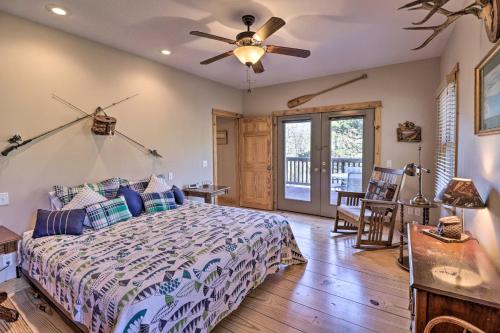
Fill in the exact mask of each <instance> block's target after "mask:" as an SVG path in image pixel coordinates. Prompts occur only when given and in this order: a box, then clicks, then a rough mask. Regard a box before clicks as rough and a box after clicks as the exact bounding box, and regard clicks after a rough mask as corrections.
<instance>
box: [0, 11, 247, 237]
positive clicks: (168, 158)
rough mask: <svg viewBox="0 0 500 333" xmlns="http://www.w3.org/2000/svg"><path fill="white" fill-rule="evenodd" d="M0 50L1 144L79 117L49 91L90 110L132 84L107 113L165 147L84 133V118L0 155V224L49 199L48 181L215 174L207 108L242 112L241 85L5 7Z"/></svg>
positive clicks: (21, 224)
mask: <svg viewBox="0 0 500 333" xmlns="http://www.w3.org/2000/svg"><path fill="white" fill-rule="evenodd" d="M0 55H1V56H0V141H1V142H2V143H1V145H0V147H3V146H4V145H7V143H6V140H7V138H8V137H9V136H11V135H12V134H14V133H20V134H21V135H22V136H23V138H26V139H27V138H30V137H31V136H33V135H35V134H38V133H40V132H42V131H45V130H48V129H50V128H53V127H55V126H57V125H60V124H63V123H65V122H68V121H71V120H73V119H75V118H76V117H78V116H79V114H78V113H77V112H74V111H72V110H70V109H68V108H67V107H65V106H63V105H61V104H59V103H57V102H56V101H54V100H53V99H51V94H52V93H56V94H58V95H60V96H62V97H64V98H67V99H68V100H69V101H71V102H72V103H74V104H76V105H78V106H80V107H82V108H83V109H84V110H87V111H89V112H90V111H92V110H93V109H95V107H96V106H98V105H103V106H104V105H107V104H110V103H111V102H113V101H116V100H117V99H120V98H123V97H125V96H127V95H130V94H133V93H139V94H140V95H139V96H138V97H136V98H134V99H132V100H130V101H128V102H126V103H124V104H122V105H119V106H118V107H116V108H113V109H111V110H109V114H111V115H113V116H115V117H117V118H118V125H117V128H118V129H120V130H122V131H123V132H125V133H128V134H129V135H130V136H132V137H133V138H136V139H137V140H139V141H141V142H143V143H144V144H145V145H147V146H150V147H154V148H156V149H158V151H159V152H160V153H161V154H162V155H163V156H164V158H163V159H154V158H152V157H150V156H147V155H146V154H144V153H143V152H142V151H139V150H137V149H136V148H135V147H134V146H133V145H132V144H130V143H129V142H127V141H125V140H123V139H122V138H120V137H118V136H115V137H99V136H95V135H91V133H90V125H91V123H90V121H86V122H83V123H81V124H78V125H75V126H73V127H72V128H69V129H65V130H63V131H60V132H58V133H57V134H54V135H52V136H50V137H48V138H46V139H44V140H40V141H39V142H36V143H34V144H31V145H29V146H28V147H25V148H22V149H20V150H19V151H16V152H14V153H11V154H10V155H9V156H8V157H0V192H9V194H10V201H11V203H10V205H9V206H5V207H0V224H2V225H6V226H8V227H11V228H12V229H14V230H15V231H17V232H21V231H24V230H26V229H27V228H28V227H29V226H31V225H32V223H33V217H34V214H35V212H36V209H37V208H47V207H48V203H47V190H48V189H49V188H50V187H51V186H52V185H54V184H79V183H82V182H85V181H95V180H101V179H104V178H106V177H110V176H123V177H130V178H137V177H144V176H146V175H149V174H151V173H167V172H169V171H172V172H174V180H173V182H174V183H176V184H180V185H183V184H187V183H193V182H196V181H201V180H210V179H212V175H213V173H212V169H211V165H212V163H211V162H212V140H211V130H212V129H211V126H210V124H211V109H212V107H215V108H220V109H226V110H232V111H236V112H238V111H241V106H242V96H241V94H242V93H241V92H240V91H239V90H236V89H233V88H229V87H227V86H224V85H221V84H218V83H215V82H212V81H209V80H205V79H201V78H199V77H195V76H192V75H190V74H187V73H185V72H182V71H179V70H176V69H173V68H169V67H166V66H163V65H160V64H157V63H154V62H151V61H148V60H145V59H142V58H140V57H137V56H133V55H130V54H127V53H124V52H121V51H118V50H115V49H113V48H109V47H106V46H103V45H100V44H97V43H94V42H91V41H88V40H86V39H82V38H79V37H76V36H73V35H69V34H66V33H63V32H60V31H57V30H53V29H51V28H47V27H44V26H41V25H38V24H34V23H31V22H28V21H25V20H22V19H19V18H16V17H13V16H9V15H6V14H3V13H0ZM172 56H175V55H172ZM193 66H196V64H194V65H193ZM203 160H207V161H208V167H207V168H203V167H202V161H203Z"/></svg>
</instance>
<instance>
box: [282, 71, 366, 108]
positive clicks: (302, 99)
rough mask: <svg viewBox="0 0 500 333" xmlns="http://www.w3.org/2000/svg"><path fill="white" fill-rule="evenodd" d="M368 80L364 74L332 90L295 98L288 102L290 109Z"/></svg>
mask: <svg viewBox="0 0 500 333" xmlns="http://www.w3.org/2000/svg"><path fill="white" fill-rule="evenodd" d="M367 78H368V74H363V75H361V76H359V77H357V78H355V79H352V80H349V81H346V82H344V83H340V84H337V85H336V86H333V87H331V88H328V89H325V90H322V91H320V92H317V93H315V94H309V95H304V96H300V97H297V98H294V99H291V100H289V101H288V103H287V105H288V107H289V108H290V109H291V108H294V107H297V106H299V105H302V104H304V103H307V102H309V101H310V100H311V99H313V98H314V97H316V96H318V95H321V94H324V93H326V92H329V91H332V90H334V89H337V88H340V87H343V86H346V85H348V84H351V83H354V82H356V81H359V80H364V79H367Z"/></svg>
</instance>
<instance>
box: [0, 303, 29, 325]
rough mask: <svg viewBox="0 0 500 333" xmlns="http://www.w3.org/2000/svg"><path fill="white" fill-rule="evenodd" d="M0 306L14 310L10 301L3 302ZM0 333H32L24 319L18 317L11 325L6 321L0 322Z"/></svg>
mask: <svg viewBox="0 0 500 333" xmlns="http://www.w3.org/2000/svg"><path fill="white" fill-rule="evenodd" d="M2 306H5V307H6V308H9V309H15V306H14V304H12V302H11V301H10V299H7V300H5V301H4V302H3V303H2ZM0 332H5V333H34V332H33V330H32V329H31V327H30V326H29V325H28V323H26V321H25V320H24V318H23V317H22V316H20V318H19V319H18V320H16V321H15V322H13V323H8V322H6V321H3V320H0Z"/></svg>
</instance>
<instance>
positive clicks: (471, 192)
mask: <svg viewBox="0 0 500 333" xmlns="http://www.w3.org/2000/svg"><path fill="white" fill-rule="evenodd" d="M435 200H436V201H438V202H441V203H442V204H444V205H448V206H452V207H458V208H483V207H484V206H485V205H484V201H483V199H482V198H481V196H480V195H479V192H478V191H477V189H476V186H475V185H474V182H473V181H472V179H466V178H452V179H451V180H450V181H449V182H448V184H447V185H446V187H445V188H444V189H443V190H442V191H441V192H440V193H439V194H438V195H437V197H436V199H435Z"/></svg>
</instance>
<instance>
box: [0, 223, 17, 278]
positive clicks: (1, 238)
mask: <svg viewBox="0 0 500 333" xmlns="http://www.w3.org/2000/svg"><path fill="white" fill-rule="evenodd" d="M20 240H21V236H19V235H18V234H16V233H15V232H14V231H12V230H10V229H8V228H6V227H4V226H0V256H4V255H6V254H9V253H15V252H17V242H18V241H20ZM13 261H14V262H11V263H10V265H9V266H7V267H6V266H5V263H3V260H0V273H1V272H2V271H4V270H6V269H9V267H12V266H14V267H15V266H16V262H15V260H13ZM16 275H17V276H18V274H17V273H16Z"/></svg>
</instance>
